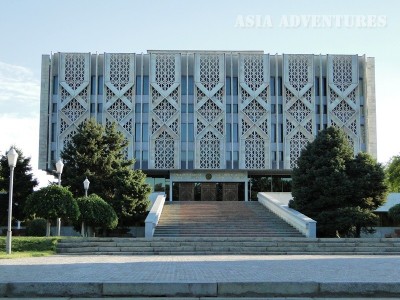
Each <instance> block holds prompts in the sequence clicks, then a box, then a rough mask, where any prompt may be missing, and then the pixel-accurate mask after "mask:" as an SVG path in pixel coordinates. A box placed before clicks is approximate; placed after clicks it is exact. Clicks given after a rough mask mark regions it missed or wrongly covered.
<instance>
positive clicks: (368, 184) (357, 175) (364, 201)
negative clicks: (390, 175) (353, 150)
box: [346, 153, 387, 211]
mask: <svg viewBox="0 0 400 300" xmlns="http://www.w3.org/2000/svg"><path fill="white" fill-rule="evenodd" d="M346 174H347V176H348V179H349V181H350V188H351V190H350V198H349V200H348V202H347V203H348V204H351V206H352V207H360V208H361V209H363V210H370V211H373V210H375V209H377V208H378V207H379V206H381V205H382V204H383V203H384V202H385V200H386V192H387V186H386V183H385V172H384V169H383V167H382V165H381V164H379V163H377V162H376V161H375V159H373V158H372V157H371V156H370V155H369V154H367V153H358V154H357V155H356V157H355V158H354V159H352V160H350V161H349V162H348V163H347V168H346Z"/></svg>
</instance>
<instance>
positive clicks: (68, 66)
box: [55, 53, 90, 153]
mask: <svg viewBox="0 0 400 300" xmlns="http://www.w3.org/2000/svg"><path fill="white" fill-rule="evenodd" d="M58 68H59V70H58V73H59V82H58V88H57V90H58V99H60V101H59V107H60V112H59V114H58V127H57V129H56V130H57V133H56V134H55V136H57V140H58V143H57V153H60V151H61V150H62V149H63V148H64V146H65V145H66V143H67V141H69V140H70V138H71V134H72V133H74V132H75V128H76V127H77V126H78V125H79V124H80V123H81V122H83V121H84V120H86V119H88V118H89V114H90V98H89V91H90V54H89V53H60V59H59V67H58Z"/></svg>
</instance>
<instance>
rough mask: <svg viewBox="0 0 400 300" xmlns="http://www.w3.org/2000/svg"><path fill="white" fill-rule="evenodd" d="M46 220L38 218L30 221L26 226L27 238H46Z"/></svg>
mask: <svg viewBox="0 0 400 300" xmlns="http://www.w3.org/2000/svg"><path fill="white" fill-rule="evenodd" d="M46 222H47V221H46V220H45V219H41V218H37V219H33V220H31V221H28V224H27V225H26V235H27V236H45V235H46Z"/></svg>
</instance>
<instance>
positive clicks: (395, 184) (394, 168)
mask: <svg viewBox="0 0 400 300" xmlns="http://www.w3.org/2000/svg"><path fill="white" fill-rule="evenodd" d="M385 174H386V182H387V184H388V188H389V192H391V193H400V155H396V156H393V157H392V158H391V159H390V161H389V163H388V164H387V165H386V167H385Z"/></svg>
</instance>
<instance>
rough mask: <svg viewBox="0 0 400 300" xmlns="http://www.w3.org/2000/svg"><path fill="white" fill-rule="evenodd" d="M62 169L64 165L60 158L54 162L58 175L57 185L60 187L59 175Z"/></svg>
mask: <svg viewBox="0 0 400 300" xmlns="http://www.w3.org/2000/svg"><path fill="white" fill-rule="evenodd" d="M63 168H64V163H63V162H62V160H61V158H60V159H59V160H58V161H57V162H56V172H57V174H58V185H61V174H62V171H63Z"/></svg>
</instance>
